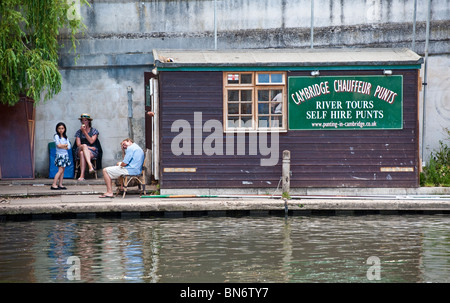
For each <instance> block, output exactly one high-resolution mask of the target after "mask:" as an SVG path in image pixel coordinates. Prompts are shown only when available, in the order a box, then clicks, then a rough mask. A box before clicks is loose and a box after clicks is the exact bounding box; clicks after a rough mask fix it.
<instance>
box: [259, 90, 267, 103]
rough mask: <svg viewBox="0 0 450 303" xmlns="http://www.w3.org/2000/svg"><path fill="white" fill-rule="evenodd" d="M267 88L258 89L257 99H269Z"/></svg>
mask: <svg viewBox="0 0 450 303" xmlns="http://www.w3.org/2000/svg"><path fill="white" fill-rule="evenodd" d="M269 100H270V99H269V91H268V90H258V101H269Z"/></svg>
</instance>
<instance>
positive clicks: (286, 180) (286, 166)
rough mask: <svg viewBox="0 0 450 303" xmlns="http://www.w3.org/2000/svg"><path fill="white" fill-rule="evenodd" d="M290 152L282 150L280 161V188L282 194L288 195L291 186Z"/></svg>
mask: <svg viewBox="0 0 450 303" xmlns="http://www.w3.org/2000/svg"><path fill="white" fill-rule="evenodd" d="M290 171H291V152H290V151H289V150H284V151H283V163H282V171H281V173H282V178H283V179H282V180H283V181H282V188H283V196H289V191H290V187H291V176H290Z"/></svg>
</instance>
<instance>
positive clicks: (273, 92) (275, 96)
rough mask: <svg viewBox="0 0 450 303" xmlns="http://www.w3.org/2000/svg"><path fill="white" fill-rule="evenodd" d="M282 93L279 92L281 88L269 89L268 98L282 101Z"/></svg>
mask: <svg viewBox="0 0 450 303" xmlns="http://www.w3.org/2000/svg"><path fill="white" fill-rule="evenodd" d="M282 98H283V94H282V93H281V89H273V90H271V91H270V99H271V100H272V101H278V102H280V101H282Z"/></svg>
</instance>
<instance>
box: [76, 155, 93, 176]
mask: <svg viewBox="0 0 450 303" xmlns="http://www.w3.org/2000/svg"><path fill="white" fill-rule="evenodd" d="M91 163H92V167H93V168H94V175H95V179H97V178H98V177H97V159H96V158H94V159H91ZM86 168H87V167H86ZM79 170H80V159H78V160H76V161H75V173H74V175H73V178H74V179H76V178H77V175H78V171H79ZM86 170H87V171H88V173H89V170H88V169H86Z"/></svg>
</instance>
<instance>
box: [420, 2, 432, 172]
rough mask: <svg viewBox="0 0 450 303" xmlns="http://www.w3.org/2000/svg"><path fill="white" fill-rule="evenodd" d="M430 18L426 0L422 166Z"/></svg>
mask: <svg viewBox="0 0 450 303" xmlns="http://www.w3.org/2000/svg"><path fill="white" fill-rule="evenodd" d="M430 18H431V0H428V11H427V29H426V35H425V63H424V75H423V81H424V82H423V83H422V85H423V102H422V104H423V105H422V107H423V109H422V115H423V117H422V166H425V163H426V162H425V161H424V157H425V130H426V124H425V118H426V115H425V113H426V103H425V100H426V95H427V85H428V83H427V81H428V80H427V79H428V78H427V67H428V47H429V46H428V45H429V40H430Z"/></svg>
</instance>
